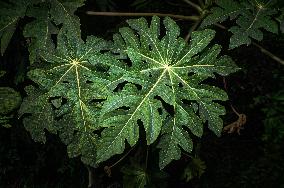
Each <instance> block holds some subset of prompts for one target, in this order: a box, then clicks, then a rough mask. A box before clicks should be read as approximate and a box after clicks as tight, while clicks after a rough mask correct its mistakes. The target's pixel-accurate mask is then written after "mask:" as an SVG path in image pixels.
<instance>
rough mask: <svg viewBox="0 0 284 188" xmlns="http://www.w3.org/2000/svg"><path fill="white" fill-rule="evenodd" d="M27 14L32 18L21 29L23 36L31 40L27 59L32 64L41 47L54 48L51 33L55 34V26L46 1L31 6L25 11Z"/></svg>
mask: <svg viewBox="0 0 284 188" xmlns="http://www.w3.org/2000/svg"><path fill="white" fill-rule="evenodd" d="M27 16H29V17H32V18H34V20H33V21H32V22H30V23H28V24H27V25H26V26H25V28H24V31H23V34H24V36H25V37H27V38H30V40H31V43H30V44H29V52H30V55H29V59H30V63H31V64H33V63H34V62H35V61H36V60H37V59H38V54H39V53H40V50H41V49H46V48H51V49H52V48H54V44H53V43H52V40H51V34H57V28H56V27H55V26H54V25H53V24H52V19H51V18H50V9H49V6H48V4H47V3H41V4H39V5H37V6H31V7H30V8H29V9H28V11H27Z"/></svg>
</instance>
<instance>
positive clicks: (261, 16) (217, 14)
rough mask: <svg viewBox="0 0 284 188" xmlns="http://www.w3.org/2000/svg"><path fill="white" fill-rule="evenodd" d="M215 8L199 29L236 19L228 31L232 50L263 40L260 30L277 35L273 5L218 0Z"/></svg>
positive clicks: (275, 11) (276, 10)
mask: <svg viewBox="0 0 284 188" xmlns="http://www.w3.org/2000/svg"><path fill="white" fill-rule="evenodd" d="M216 5H217V7H213V8H212V9H211V14H209V15H208V16H207V17H205V19H204V20H203V22H202V23H201V27H205V26H208V25H212V24H215V23H220V22H223V21H225V20H227V19H228V18H230V19H231V20H232V19H236V25H234V26H232V27H231V28H230V29H229V31H230V32H231V33H232V36H231V38H230V45H229V48H230V49H233V48H236V47H238V46H241V45H243V44H246V45H249V44H251V42H252V39H255V40H257V41H261V40H262V39H263V32H262V30H266V31H268V32H271V33H275V34H277V33H278V24H277V22H276V21H275V20H274V19H273V16H275V15H276V14H277V13H278V12H279V11H278V9H277V8H274V6H273V3H271V1H268V2H267V3H260V2H257V1H232V0H218V1H216Z"/></svg>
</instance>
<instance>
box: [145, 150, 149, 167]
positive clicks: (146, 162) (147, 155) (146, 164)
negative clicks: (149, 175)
mask: <svg viewBox="0 0 284 188" xmlns="http://www.w3.org/2000/svg"><path fill="white" fill-rule="evenodd" d="M148 157H149V146H147V151H146V160H145V170H147V168H148Z"/></svg>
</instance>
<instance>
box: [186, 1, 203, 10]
mask: <svg viewBox="0 0 284 188" xmlns="http://www.w3.org/2000/svg"><path fill="white" fill-rule="evenodd" d="M183 1H184V2H185V3H187V4H189V5H190V6H191V7H193V8H194V9H196V10H197V11H198V12H202V8H201V7H200V6H199V5H197V4H195V3H193V2H191V1H189V0H183Z"/></svg>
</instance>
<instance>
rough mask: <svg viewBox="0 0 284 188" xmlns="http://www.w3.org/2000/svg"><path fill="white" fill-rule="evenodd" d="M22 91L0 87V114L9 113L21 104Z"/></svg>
mask: <svg viewBox="0 0 284 188" xmlns="http://www.w3.org/2000/svg"><path fill="white" fill-rule="evenodd" d="M21 101H22V98H21V95H20V93H18V92H17V91H15V90H14V89H13V88H10V87H0V104H1V105H0V114H9V113H11V112H12V111H13V110H15V109H17V108H18V107H19V106H20V104H21Z"/></svg>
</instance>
